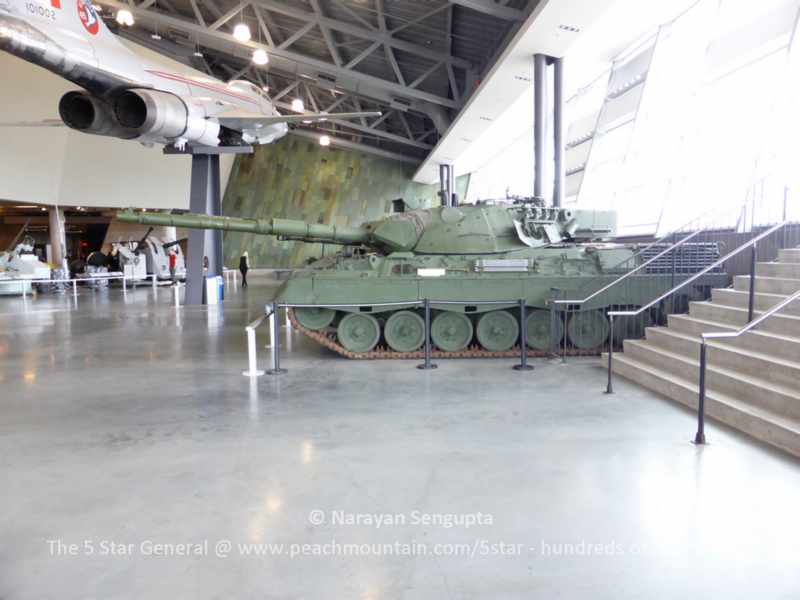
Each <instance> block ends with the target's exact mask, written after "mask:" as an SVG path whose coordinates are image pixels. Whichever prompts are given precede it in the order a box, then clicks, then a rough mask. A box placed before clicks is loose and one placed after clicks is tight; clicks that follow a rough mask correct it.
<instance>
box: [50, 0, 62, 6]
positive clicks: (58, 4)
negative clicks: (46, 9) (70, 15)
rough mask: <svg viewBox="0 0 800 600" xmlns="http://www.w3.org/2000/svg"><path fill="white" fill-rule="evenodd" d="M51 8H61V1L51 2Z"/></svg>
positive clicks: (51, 0)
mask: <svg viewBox="0 0 800 600" xmlns="http://www.w3.org/2000/svg"><path fill="white" fill-rule="evenodd" d="M50 6H52V7H53V8H61V0H50Z"/></svg>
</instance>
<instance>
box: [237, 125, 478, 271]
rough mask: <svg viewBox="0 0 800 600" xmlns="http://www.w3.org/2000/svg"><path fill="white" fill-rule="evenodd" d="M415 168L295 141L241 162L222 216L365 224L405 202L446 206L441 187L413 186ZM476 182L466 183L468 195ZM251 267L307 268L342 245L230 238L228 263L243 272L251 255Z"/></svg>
mask: <svg viewBox="0 0 800 600" xmlns="http://www.w3.org/2000/svg"><path fill="white" fill-rule="evenodd" d="M414 170H415V169H414V166H413V165H409V164H405V163H400V162H397V161H392V160H389V159H386V158H380V157H376V156H372V155H369V154H363V153H360V152H353V151H349V150H340V149H336V148H332V147H329V148H323V147H322V146H320V145H319V144H316V143H314V142H312V141H310V140H306V139H304V138H300V137H297V136H293V135H289V136H286V137H285V138H283V139H282V140H280V141H279V142H277V143H275V144H270V145H267V146H258V147H256V149H255V153H254V154H252V155H243V156H239V157H237V159H236V162H235V164H234V166H233V171H232V172H231V176H230V180H229V182H228V188H227V190H226V192H225V197H224V199H223V207H222V209H223V210H222V212H223V214H224V215H227V216H235V217H252V218H258V219H272V218H282V219H298V220H302V221H310V222H313V223H331V222H333V223H336V224H337V225H359V224H361V223H362V222H364V221H370V220H373V219H378V218H380V217H381V216H383V215H384V214H387V213H389V212H390V211H391V204H392V200H396V199H398V198H403V199H404V200H407V201H415V202H418V203H419V205H420V206H422V207H427V206H434V205H435V204H437V203H438V196H437V194H436V193H437V191H438V186H430V185H421V184H417V183H414V182H413V181H411V177H412V176H413V174H414ZM468 185H469V176H464V177H460V178H458V181H457V182H456V187H457V190H458V194H459V197H460V198H464V197H466V192H467V186H468ZM245 250H246V251H247V252H249V256H250V265H251V267H268V268H284V267H293V266H299V265H302V264H304V263H305V261H306V260H307V259H309V258H313V257H319V256H322V254H323V252H324V253H325V254H331V253H334V252H336V251H337V250H338V246H331V245H327V246H326V247H325V248H323V247H322V245H320V244H303V243H300V242H281V241H278V240H277V239H276V238H273V237H271V236H256V235H252V234H241V233H226V234H225V236H224V254H225V264H226V265H227V266H230V267H236V266H238V264H239V257H240V256H241V255H242V253H243V252H244V251H245Z"/></svg>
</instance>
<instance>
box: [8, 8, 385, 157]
mask: <svg viewBox="0 0 800 600" xmlns="http://www.w3.org/2000/svg"><path fill="white" fill-rule="evenodd" d="M0 50H5V51H6V52H9V53H11V54H13V55H15V56H18V57H20V58H22V59H23V60H26V61H28V62H31V63H33V64H35V65H38V66H40V67H43V68H45V69H47V70H48V71H52V72H53V73H55V74H57V75H59V76H61V77H63V78H64V79H67V80H68V81H71V82H72V83H74V84H76V85H78V86H80V87H81V88H83V89H82V90H80V91H79V90H76V91H71V92H68V93H66V94H65V95H64V96H63V97H62V98H61V100H60V102H59V105H58V110H59V114H60V116H61V119H62V120H63V121H64V123H65V124H66V125H67V126H68V127H71V128H72V129H77V130H78V131H82V132H84V133H91V134H95V135H105V136H111V137H116V138H122V139H130V140H137V141H139V142H142V143H144V144H165V145H174V146H176V147H177V148H180V149H182V148H184V147H185V146H186V145H187V144H188V145H190V146H241V145H250V144H269V143H271V142H274V141H275V140H277V139H279V138H281V137H283V136H284V135H286V133H287V132H288V124H289V123H296V122H306V123H308V122H315V121H325V120H328V119H333V118H336V119H352V118H359V117H368V116H380V114H381V113H379V112H359V113H338V114H331V115H328V114H325V113H314V114H308V113H305V114H298V115H281V114H279V113H278V111H277V110H275V107H274V106H273V105H272V102H271V101H270V99H269V98H268V97H267V96H266V95H265V94H264V93H262V91H261V90H260V89H258V87H256V86H255V85H253V84H252V83H250V82H248V81H232V82H229V83H224V82H222V81H219V80H217V79H214V78H211V77H208V76H206V75H204V74H203V73H200V72H199V71H195V70H192V69H189V68H188V67H185V68H177V67H176V68H166V67H164V65H163V64H155V63H152V64H148V63H147V62H146V61H144V60H143V59H142V58H140V57H139V56H137V55H136V54H135V53H134V52H133V51H132V50H130V49H129V48H128V47H127V46H126V45H124V44H123V43H122V42H121V41H120V40H119V39H118V38H117V36H116V35H114V34H113V33H111V31H109V29H108V28H107V27H106V25H105V23H103V21H102V19H100V17H99V16H98V14H97V11H96V10H95V8H94V7H93V6H92V4H91V0H47V1H44V2H42V1H40V0H0Z"/></svg>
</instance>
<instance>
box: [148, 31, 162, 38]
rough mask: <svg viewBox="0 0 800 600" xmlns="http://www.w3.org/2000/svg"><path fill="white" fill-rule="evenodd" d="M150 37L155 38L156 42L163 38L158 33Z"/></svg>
mask: <svg viewBox="0 0 800 600" xmlns="http://www.w3.org/2000/svg"><path fill="white" fill-rule="evenodd" d="M150 37H151V38H153V39H154V40H160V39H161V36H160V35H158V33H157V32H156V33H154V34H152V35H151V36H150Z"/></svg>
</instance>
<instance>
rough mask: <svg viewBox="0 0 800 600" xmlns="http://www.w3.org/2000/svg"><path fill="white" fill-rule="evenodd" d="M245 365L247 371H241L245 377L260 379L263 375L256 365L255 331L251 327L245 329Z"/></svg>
mask: <svg viewBox="0 0 800 600" xmlns="http://www.w3.org/2000/svg"><path fill="white" fill-rule="evenodd" d="M247 364H248V367H249V368H248V369H247V371H242V375H244V376H245V377H261V376H262V375H263V374H264V371H259V370H258V365H257V364H256V330H255V329H254V328H251V327H248V328H247Z"/></svg>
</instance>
